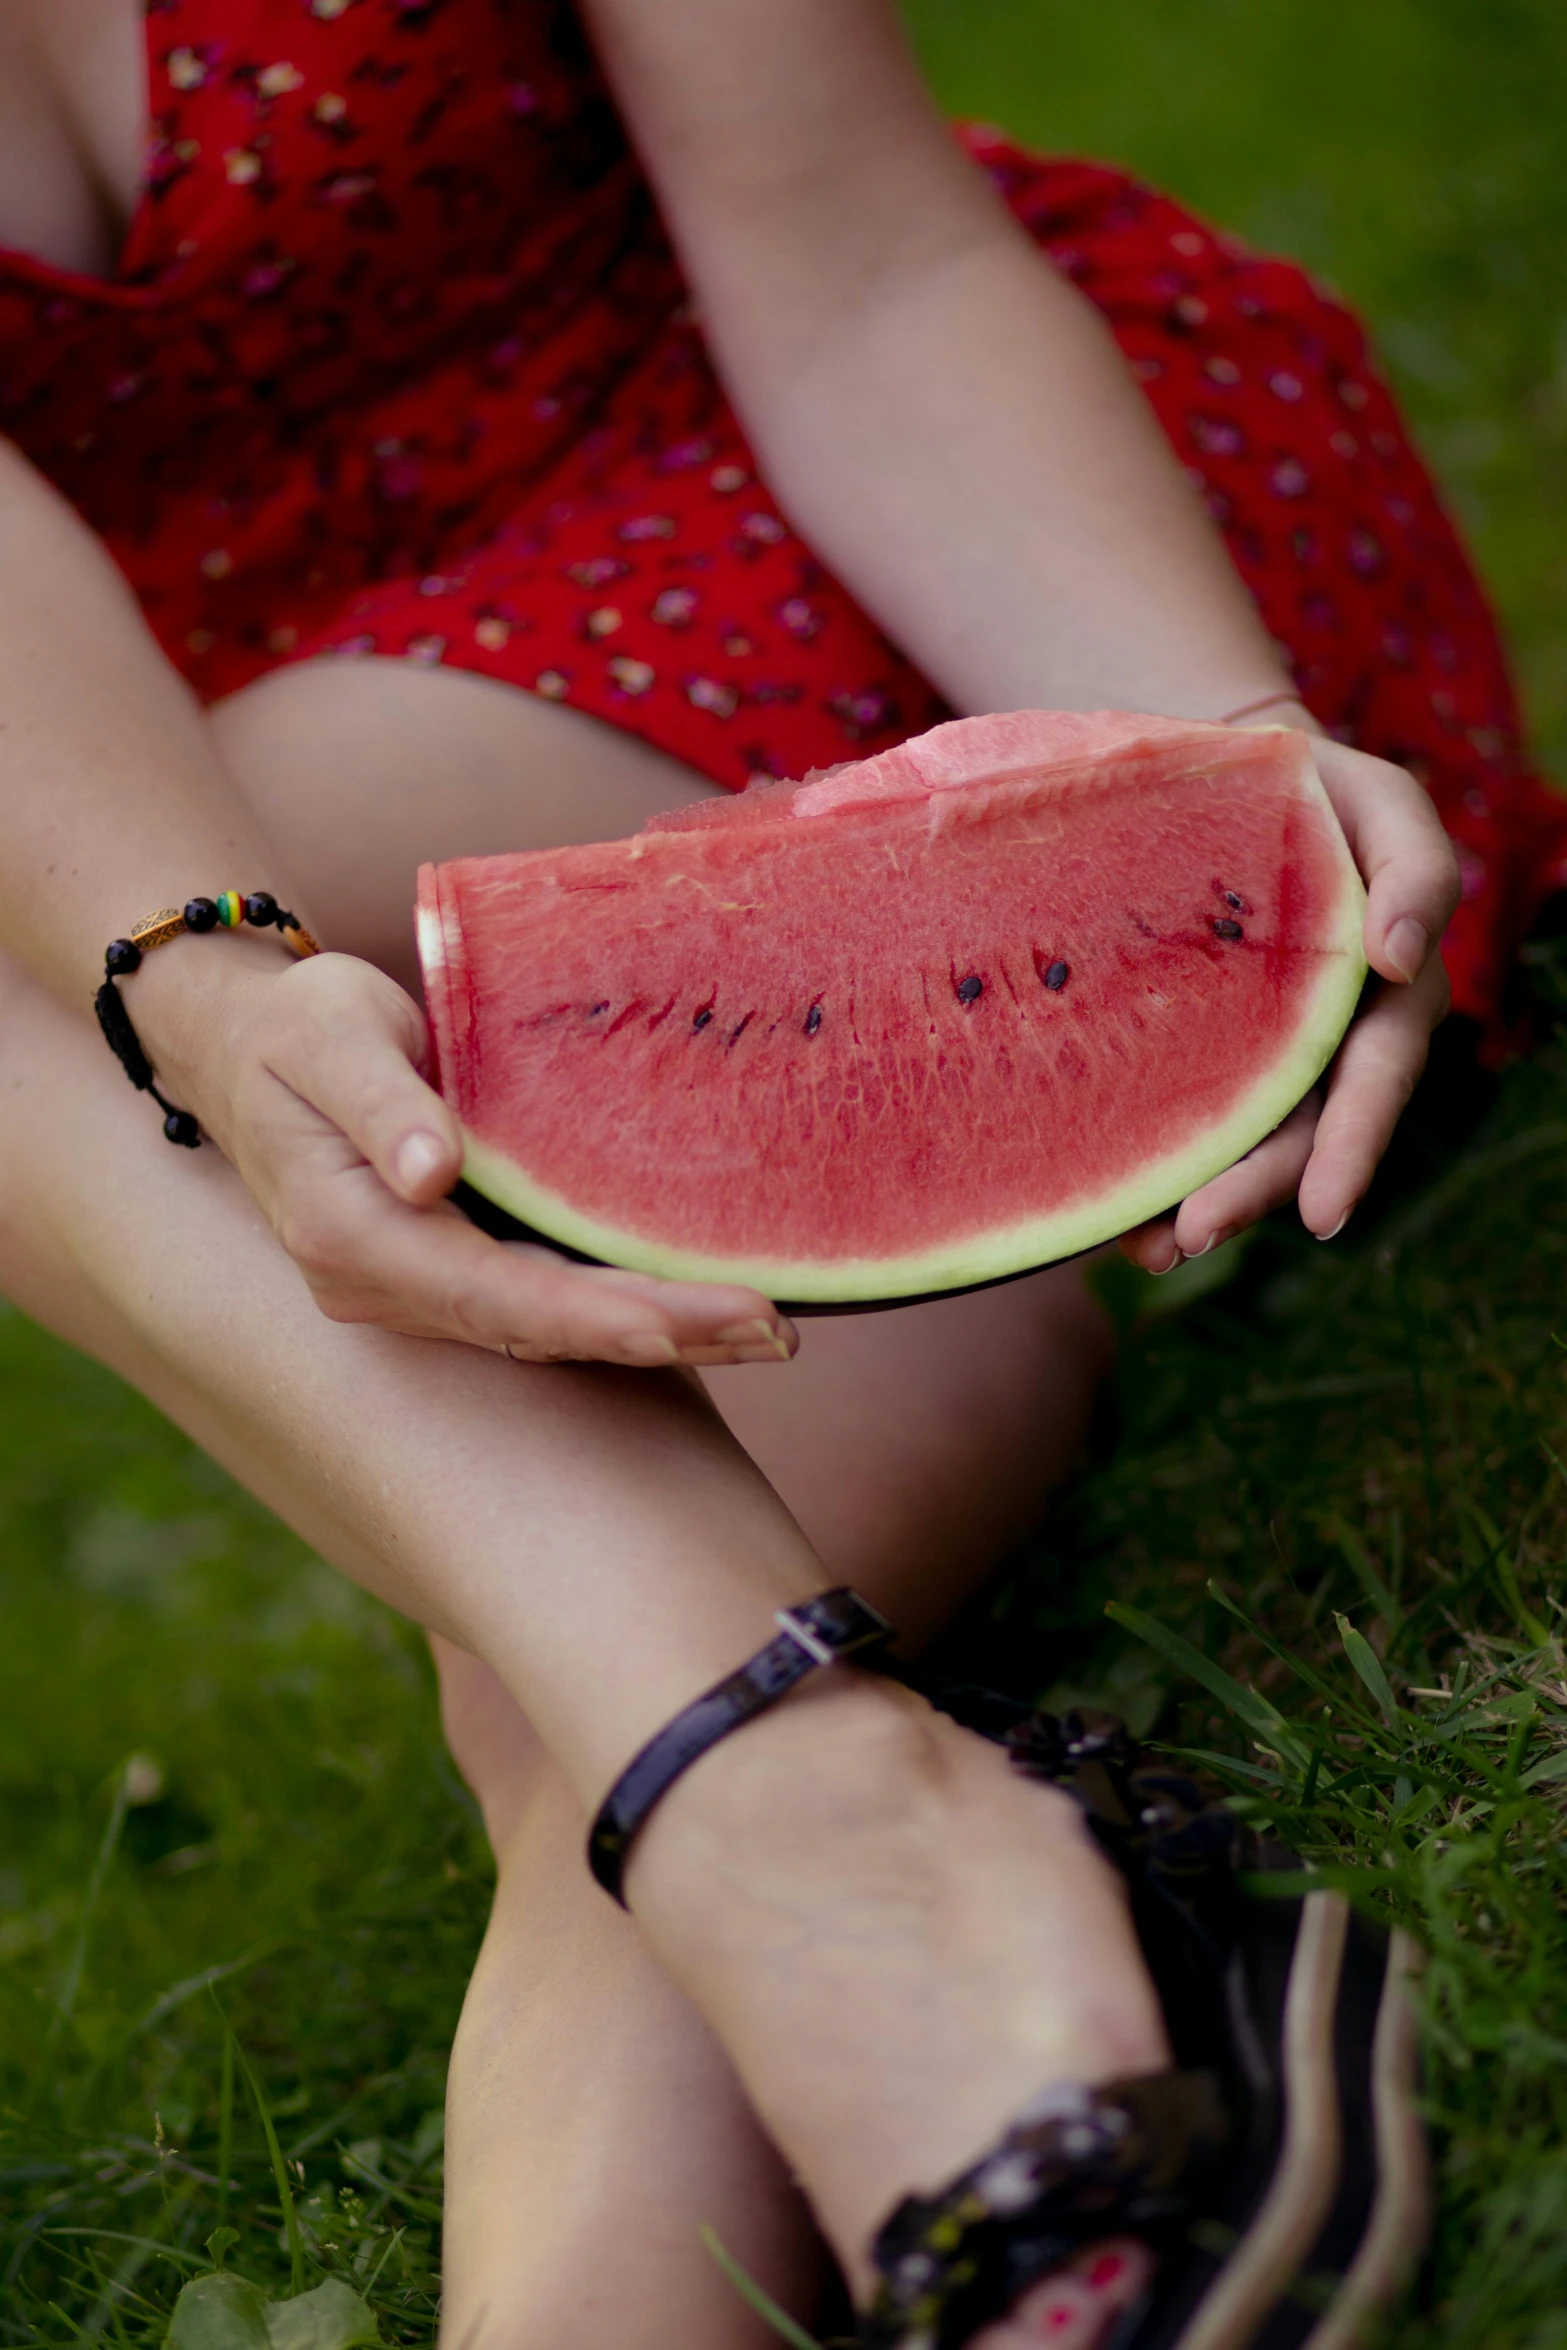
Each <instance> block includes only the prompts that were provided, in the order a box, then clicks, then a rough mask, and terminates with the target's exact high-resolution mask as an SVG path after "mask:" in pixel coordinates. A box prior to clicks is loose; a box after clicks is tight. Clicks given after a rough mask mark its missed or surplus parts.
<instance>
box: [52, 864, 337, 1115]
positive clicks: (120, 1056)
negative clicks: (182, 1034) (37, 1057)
mask: <svg viewBox="0 0 1567 2350" xmlns="http://www.w3.org/2000/svg"><path fill="white" fill-rule="evenodd" d="M242 922H248V923H250V924H251V925H252V927H253V928H254V929H256V930H276V931H277V932H278V933H279V935H280V936H281V937H282V939H283V941H284V943H285V944H286V945H287V946H289V947H291V948H292V949H293V951H294V953H295V954H296V955H301V956H303V955H318V954H319V953H320V952H321V949H320V947H319V946H318V945H317V943H316V941H315V940H314V939H313V938H312V937H311V935H310V933H309V931H308V930H307V929H306V928H305V926H304V924H303V923H302V922H301V921H300V919H299V917H298V915H297V914H289V913H286V912H285V911H284V909H283V908H282V907H281V906H280V905H279V904H278V902H277V899H276V898H275V897H273V896H272V894H271V892H270V891H269V890H264V889H257V890H252V891H251V893H250V895H249V897H245V898H242V897H241V896H240V894H239V892H238V890H236V889H224V890H220V891H219V892H218V894H217V896H216V897H215V898H192V899H191V901H190V903H189V905H187V906H185V907H183V908H181V907H179V906H162V907H160V908H159V910H158V912H157V913H156V914H148V915H147V916H146V917H145V919H144V920H143V921H140V922H138V923H137V924H136V926H135V928H134V929H133V930H132V932H131V934H130V936H129V938H114V939H111V940H110V941H109V945H108V948H107V950H106V952H105V954H104V958H103V972H104V977H103V985H102V986H101V987H100V988H99V990H98V993H97V994H96V995H95V996H94V998H93V1009H94V1010H95V1011H96V1013H97V1015H98V1025H99V1027H100V1028H101V1029H102V1030H103V1033H104V1036H105V1037H106V1039H107V1040H108V1045H109V1050H110V1051H111V1052H112V1053H113V1055H114V1057H115V1059H116V1060H117V1061H118V1062H119V1064H120V1067H121V1068H122V1069H123V1070H124V1071H125V1074H126V1076H127V1077H128V1078H129V1079H130V1081H131V1083H132V1085H134V1086H135V1088H136V1090H137V1092H138V1093H150V1094H151V1096H152V1098H153V1100H154V1101H155V1102H156V1103H157V1105H158V1107H159V1109H160V1110H161V1111H162V1112H163V1132H164V1138H165V1140H166V1141H169V1142H174V1143H178V1144H179V1145H180V1147H181V1148H182V1149H183V1150H188V1151H193V1150H196V1149H198V1148H199V1146H200V1143H201V1129H200V1127H199V1126H198V1125H197V1123H196V1120H195V1118H194V1117H193V1116H192V1114H191V1112H190V1111H189V1110H177V1109H176V1108H175V1107H174V1104H173V1103H172V1102H170V1101H165V1099H164V1097H163V1095H162V1094H161V1093H160V1092H159V1091H158V1088H157V1086H156V1084H155V1083H154V1082H153V1068H152V1063H151V1062H150V1061H149V1060H148V1058H147V1056H146V1054H145V1053H144V1052H143V1051H142V1046H141V1038H140V1037H139V1036H138V1035H137V1033H136V1031H135V1029H134V1028H133V1027H132V1026H131V1016H130V1014H129V1012H127V1010H126V1009H125V1006H124V1004H123V1003H122V1002H121V1000H120V991H119V989H118V988H117V987H116V986H115V984H114V983H115V981H116V980H117V979H129V977H130V975H131V973H132V972H133V971H139V970H140V968H141V960H142V957H143V955H150V954H151V952H152V950H153V948H154V947H162V946H167V945H168V943H169V941H170V939H171V938H178V937H179V936H180V935H181V934H182V932H184V931H187V930H194V931H197V932H201V931H206V930H237V929H238V928H239V926H240V924H241V923H242Z"/></svg>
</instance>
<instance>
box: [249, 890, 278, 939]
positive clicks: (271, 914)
mask: <svg viewBox="0 0 1567 2350" xmlns="http://www.w3.org/2000/svg"><path fill="white" fill-rule="evenodd" d="M245 920H246V921H247V922H249V923H251V924H253V926H254V927H255V928H256V929H257V930H269V929H270V928H271V926H272V924H273V923H274V922H275V921H276V920H277V899H276V898H275V897H274V896H273V895H272V892H271V891H270V890H269V889H253V890H252V891H251V893H250V895H249V897H248V898H247V899H246V900H245Z"/></svg>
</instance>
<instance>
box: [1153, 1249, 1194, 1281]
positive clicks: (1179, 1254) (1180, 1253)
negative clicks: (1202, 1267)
mask: <svg viewBox="0 0 1567 2350" xmlns="http://www.w3.org/2000/svg"><path fill="white" fill-rule="evenodd" d="M1185 1262H1186V1255H1185V1251H1184V1250H1182V1249H1177V1250H1176V1252H1175V1254H1174V1256H1173V1257H1172V1258H1171V1259H1170V1262H1169V1263H1168V1264H1167V1265H1145V1266H1144V1267H1143V1270H1144V1272H1145V1273H1151V1274H1152V1275H1153V1277H1154V1279H1155V1280H1156V1281H1162V1280H1163V1279H1164V1276H1165V1275H1166V1273H1173V1272H1174V1271H1175V1268H1176V1266H1177V1265H1184V1264H1185Z"/></svg>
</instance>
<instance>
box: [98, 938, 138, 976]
mask: <svg viewBox="0 0 1567 2350" xmlns="http://www.w3.org/2000/svg"><path fill="white" fill-rule="evenodd" d="M103 967H104V969H105V971H107V973H108V974H109V977H110V978H111V979H129V977H130V975H131V973H132V972H133V971H139V970H140V969H141V948H140V947H139V946H138V945H137V944H136V941H135V940H134V939H133V938H112V939H111V940H110V941H109V945H108V949H107V951H106V953H105V955H104V958H103Z"/></svg>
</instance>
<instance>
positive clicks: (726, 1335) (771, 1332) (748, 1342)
mask: <svg viewBox="0 0 1567 2350" xmlns="http://www.w3.org/2000/svg"><path fill="white" fill-rule="evenodd" d="M777 1336H778V1330H777V1325H776V1324H775V1323H772V1322H768V1321H764V1320H763V1318H762V1316H761V1315H760V1314H758V1315H757V1316H756V1317H755V1319H754V1320H753V1321H750V1322H729V1323H726V1324H725V1326H724V1328H723V1329H722V1330H715V1331H714V1333H713V1344H714V1345H715V1346H759V1345H760V1346H771V1345H772V1344H773V1341H774V1340H775V1339H776V1338H777Z"/></svg>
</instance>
